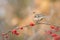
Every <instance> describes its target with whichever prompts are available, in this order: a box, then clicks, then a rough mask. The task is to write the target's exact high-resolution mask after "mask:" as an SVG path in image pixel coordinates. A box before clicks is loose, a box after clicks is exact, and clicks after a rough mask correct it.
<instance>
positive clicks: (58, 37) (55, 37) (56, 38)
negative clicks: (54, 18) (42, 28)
mask: <svg viewBox="0 0 60 40" xmlns="http://www.w3.org/2000/svg"><path fill="white" fill-rule="evenodd" d="M50 28H51V29H53V30H55V31H56V32H57V31H59V30H60V28H59V27H55V26H50ZM47 33H48V34H49V35H51V36H52V37H53V38H54V40H60V35H57V34H55V33H53V32H52V31H48V32H47ZM48 40H50V39H48Z"/></svg>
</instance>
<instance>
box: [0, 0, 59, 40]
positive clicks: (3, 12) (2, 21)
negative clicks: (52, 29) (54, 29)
mask: <svg viewBox="0 0 60 40" xmlns="http://www.w3.org/2000/svg"><path fill="white" fill-rule="evenodd" d="M33 12H35V13H33ZM36 14H42V15H45V16H46V18H45V19H44V20H42V21H41V22H47V23H51V24H52V25H53V24H55V25H58V26H59V25H60V0H0V40H45V39H46V38H47V37H46V35H45V32H44V31H45V30H46V29H47V30H48V29H49V25H45V24H41V25H35V27H34V28H31V27H30V26H27V27H24V29H23V30H22V31H21V30H17V31H18V32H19V34H20V35H19V36H17V35H14V34H12V33H11V32H9V33H8V31H9V30H12V29H14V28H15V27H21V26H25V25H28V24H29V23H30V22H35V21H34V16H35V15H36ZM46 19H47V20H46ZM39 30H41V31H39ZM35 31H36V32H35ZM2 33H7V34H8V35H9V37H8V39H7V38H4V37H2ZM59 33H60V32H58V33H57V34H59ZM44 35H45V36H44ZM50 38H51V37H50ZM51 40H52V39H51Z"/></svg>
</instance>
